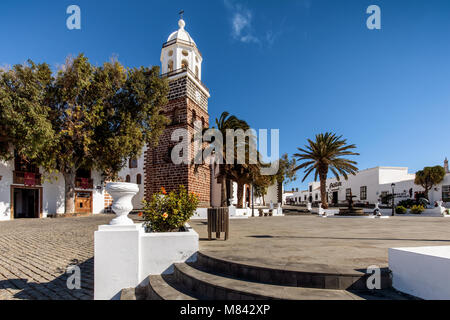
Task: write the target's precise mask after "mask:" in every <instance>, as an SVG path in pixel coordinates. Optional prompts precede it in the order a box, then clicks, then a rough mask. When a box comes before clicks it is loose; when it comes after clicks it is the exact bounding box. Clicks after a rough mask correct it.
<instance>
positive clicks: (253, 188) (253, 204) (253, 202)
mask: <svg viewBox="0 0 450 320" xmlns="http://www.w3.org/2000/svg"><path fill="white" fill-rule="evenodd" d="M254 194H255V186H254V185H253V183H252V217H254V216H255V198H254Z"/></svg>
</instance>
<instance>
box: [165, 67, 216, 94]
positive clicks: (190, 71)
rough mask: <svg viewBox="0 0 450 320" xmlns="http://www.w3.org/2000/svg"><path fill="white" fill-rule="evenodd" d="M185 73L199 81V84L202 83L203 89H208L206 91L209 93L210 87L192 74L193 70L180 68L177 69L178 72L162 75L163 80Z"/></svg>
mask: <svg viewBox="0 0 450 320" xmlns="http://www.w3.org/2000/svg"><path fill="white" fill-rule="evenodd" d="M184 72H187V73H189V74H190V75H191V76H192V77H193V78H194V79H195V80H197V81H198V83H200V84H201V85H202V86H203V88H205V89H206V91H208V92H209V89H208V87H207V86H206V85H205V84H204V83H203V82H202V81H201V80H200V79H199V78H198V77H197V76H196V75H195V73H194V72H192V70H191V69H189V68H180V69H176V70H173V71H170V72H167V73H164V74H162V75H161V78H167V77H173V76H176V75H178V74H182V73H184Z"/></svg>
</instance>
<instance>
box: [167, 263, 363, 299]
mask: <svg viewBox="0 0 450 320" xmlns="http://www.w3.org/2000/svg"><path fill="white" fill-rule="evenodd" d="M174 277H175V280H176V281H177V282H178V283H181V284H182V285H183V286H184V287H185V288H186V289H187V290H189V291H192V292H193V293H194V294H203V295H206V296H207V298H209V299H214V300H254V299H257V300H267V299H276V300H356V299H358V300H359V299H361V298H360V297H358V296H357V295H355V294H352V293H350V292H348V291H345V290H328V289H314V288H301V287H283V286H277V285H272V284H264V283H257V282H248V281H244V280H239V279H234V278H229V277H227V276H224V275H219V274H211V273H208V272H205V271H203V270H200V269H198V268H194V267H192V266H190V265H188V264H185V263H181V264H175V268H174Z"/></svg>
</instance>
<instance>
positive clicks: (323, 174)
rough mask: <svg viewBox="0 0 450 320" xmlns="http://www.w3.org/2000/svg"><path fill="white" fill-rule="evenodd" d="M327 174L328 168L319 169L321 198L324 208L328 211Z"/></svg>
mask: <svg viewBox="0 0 450 320" xmlns="http://www.w3.org/2000/svg"><path fill="white" fill-rule="evenodd" d="M327 173H328V168H327V169H325V168H323V169H319V178H320V198H321V200H322V208H323V209H328V199H327Z"/></svg>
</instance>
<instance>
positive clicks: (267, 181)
mask: <svg viewBox="0 0 450 320" xmlns="http://www.w3.org/2000/svg"><path fill="white" fill-rule="evenodd" d="M275 181H276V178H275V176H265V175H261V174H259V173H257V174H256V175H255V176H254V177H253V192H254V196H255V197H257V198H262V199H263V205H266V200H265V198H264V197H265V195H266V194H267V192H268V189H269V186H271V185H272V184H274V182H275Z"/></svg>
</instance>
